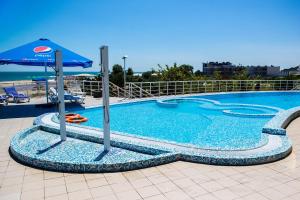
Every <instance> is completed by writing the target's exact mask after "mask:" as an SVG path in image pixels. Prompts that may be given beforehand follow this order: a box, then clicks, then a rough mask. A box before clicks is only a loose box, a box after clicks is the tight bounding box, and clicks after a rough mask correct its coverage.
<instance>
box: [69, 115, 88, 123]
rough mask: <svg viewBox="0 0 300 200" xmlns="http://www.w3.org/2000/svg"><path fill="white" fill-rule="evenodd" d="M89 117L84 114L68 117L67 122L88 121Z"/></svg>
mask: <svg viewBox="0 0 300 200" xmlns="http://www.w3.org/2000/svg"><path fill="white" fill-rule="evenodd" d="M87 120H88V119H87V118H85V117H82V116H80V115H79V116H77V117H69V118H67V119H66V122H69V123H82V122H86V121H87Z"/></svg>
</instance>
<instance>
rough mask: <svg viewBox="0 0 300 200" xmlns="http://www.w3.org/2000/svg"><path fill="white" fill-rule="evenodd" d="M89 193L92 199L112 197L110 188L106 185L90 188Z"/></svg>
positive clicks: (112, 193)
mask: <svg viewBox="0 0 300 200" xmlns="http://www.w3.org/2000/svg"><path fill="white" fill-rule="evenodd" d="M90 192H91V194H92V196H93V197H94V198H95V197H104V196H111V195H114V192H113V190H112V188H111V187H110V186H108V185H106V186H101V187H96V188H91V189H90Z"/></svg>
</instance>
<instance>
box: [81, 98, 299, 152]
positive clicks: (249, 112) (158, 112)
mask: <svg viewBox="0 0 300 200" xmlns="http://www.w3.org/2000/svg"><path fill="white" fill-rule="evenodd" d="M161 103H162V104H160V103H158V102H156V101H155V100H151V101H143V102H137V103H126V104H118V105H113V106H111V109H110V118H111V120H110V122H111V130H112V132H119V133H121V134H125V135H131V136H135V137H142V138H148V139H151V140H160V141H166V142H169V143H176V144H180V145H188V146H194V147H198V148H202V149H212V150H245V149H254V148H257V147H260V146H263V145H265V144H266V143H267V142H268V138H267V137H266V135H265V134H263V133H262V127H263V126H264V125H265V124H266V123H267V122H268V121H269V120H270V119H271V118H272V117H273V116H274V115H275V114H276V113H277V112H280V111H281V110H283V109H288V108H292V107H296V106H298V105H300V93H298V92H255V93H230V94H216V95H211V94H209V95H201V96H193V97H188V98H179V99H178V98H173V99H166V100H164V101H161ZM163 103H167V104H168V103H170V104H171V105H172V106H164V105H163ZM78 113H79V114H80V115H83V116H84V117H87V118H88V119H89V120H88V121H87V122H85V123H83V124H81V125H83V126H89V127H94V128H102V124H103V114H102V109H99V108H90V109H85V110H81V111H78Z"/></svg>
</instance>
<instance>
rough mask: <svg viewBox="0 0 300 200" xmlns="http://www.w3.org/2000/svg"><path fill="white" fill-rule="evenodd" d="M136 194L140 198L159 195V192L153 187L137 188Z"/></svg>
mask: <svg viewBox="0 0 300 200" xmlns="http://www.w3.org/2000/svg"><path fill="white" fill-rule="evenodd" d="M137 192H138V193H139V194H140V196H141V197H142V198H146V197H151V196H154V195H158V194H160V191H159V190H158V189H157V188H156V187H155V186H153V185H150V186H146V187H142V188H138V189H137Z"/></svg>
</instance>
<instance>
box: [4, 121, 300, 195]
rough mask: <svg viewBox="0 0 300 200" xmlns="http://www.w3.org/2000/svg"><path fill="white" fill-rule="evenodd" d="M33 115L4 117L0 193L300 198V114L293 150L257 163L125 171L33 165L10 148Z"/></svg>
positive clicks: (291, 132)
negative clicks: (79, 170)
mask: <svg viewBox="0 0 300 200" xmlns="http://www.w3.org/2000/svg"><path fill="white" fill-rule="evenodd" d="M33 119H34V117H26V118H7V119H0V127H1V131H0V199H1V200H2V199H31V200H34V199H58V200H59V199H69V200H73V199H110V200H114V199H119V200H122V199H130V200H131V199H149V200H150V199H151V200H160V199H170V200H171V199H178V200H184V199H203V200H205V199H246V200H247V199H251V200H252V199H255V200H259V199H292V200H296V199H297V200H299V199H300V160H299V156H300V133H299V132H300V131H299V130H300V118H298V119H296V120H294V121H293V122H292V123H291V124H290V125H289V126H288V128H287V132H288V135H289V137H290V138H291V140H292V142H293V152H292V153H291V154H290V155H289V156H288V157H287V158H285V159H283V160H280V161H277V162H274V163H269V164H264V165H256V166H247V167H232V166H230V167H226V166H212V165H203V164H195V163H188V162H174V163H171V164H166V165H161V166H157V167H152V168H146V169H142V170H135V171H129V172H121V173H102V174H68V173H56V172H49V171H43V170H38V169H33V168H30V167H27V166H23V165H21V164H19V163H17V162H15V161H14V160H13V159H12V158H11V157H10V155H9V153H8V147H9V143H10V139H11V138H12V136H13V135H14V134H15V133H16V132H18V131H21V130H23V129H25V128H28V127H29V126H31V125H32V121H33Z"/></svg>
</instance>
